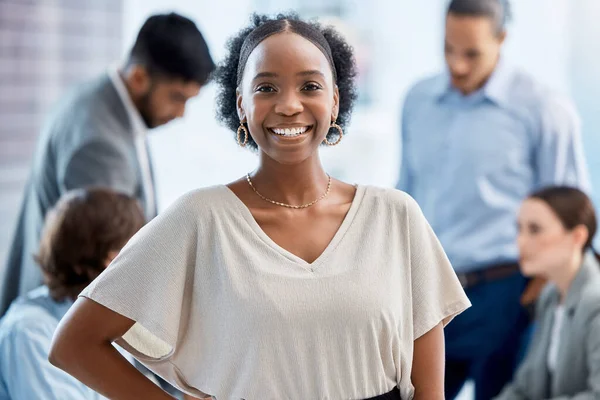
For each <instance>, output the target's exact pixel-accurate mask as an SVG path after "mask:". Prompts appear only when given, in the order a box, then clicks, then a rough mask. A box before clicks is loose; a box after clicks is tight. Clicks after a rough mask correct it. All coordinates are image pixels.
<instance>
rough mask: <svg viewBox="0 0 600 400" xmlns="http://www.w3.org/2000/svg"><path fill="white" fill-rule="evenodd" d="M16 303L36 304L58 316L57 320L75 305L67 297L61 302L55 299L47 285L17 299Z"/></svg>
mask: <svg viewBox="0 0 600 400" xmlns="http://www.w3.org/2000/svg"><path fill="white" fill-rule="evenodd" d="M16 304H18V305H19V306H20V305H23V304H30V305H31V304H35V305H37V306H38V307H41V308H42V309H44V310H46V311H47V312H48V313H49V314H50V315H52V316H53V317H54V318H56V320H57V321H60V320H61V319H62V317H64V316H65V314H66V313H67V311H69V308H71V306H72V305H73V300H71V299H65V300H63V301H61V302H58V301H56V300H54V299H53V298H52V297H51V296H50V290H49V289H48V287H47V286H46V285H43V286H40V287H38V288H36V289H33V290H32V291H30V292H29V293H27V294H26V295H24V296H23V297H21V298H20V299H18V300H17V301H16Z"/></svg>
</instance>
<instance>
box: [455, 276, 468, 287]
mask: <svg viewBox="0 0 600 400" xmlns="http://www.w3.org/2000/svg"><path fill="white" fill-rule="evenodd" d="M456 276H457V277H458V281H459V282H460V285H461V286H462V288H463V289H466V288H467V284H468V279H467V274H465V273H459V274H456Z"/></svg>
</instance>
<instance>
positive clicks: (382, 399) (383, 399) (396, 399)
mask: <svg viewBox="0 0 600 400" xmlns="http://www.w3.org/2000/svg"><path fill="white" fill-rule="evenodd" d="M365 400H401V398H400V390H398V387H397V386H396V387H394V389H392V391H391V392H388V393H384V394H380V395H379V396H375V397H370V398H368V399H365Z"/></svg>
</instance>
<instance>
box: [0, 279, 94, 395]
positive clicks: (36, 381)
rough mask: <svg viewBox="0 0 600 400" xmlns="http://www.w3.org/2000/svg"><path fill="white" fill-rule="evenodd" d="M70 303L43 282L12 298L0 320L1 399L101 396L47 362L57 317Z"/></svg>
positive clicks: (63, 313) (61, 314) (64, 311)
mask: <svg viewBox="0 0 600 400" xmlns="http://www.w3.org/2000/svg"><path fill="white" fill-rule="evenodd" d="M72 304H73V303H72V302H71V301H65V302H62V303H58V302H56V301H54V300H53V299H52V298H51V297H50V295H49V293H48V288H47V287H45V286H42V287H40V288H37V289H35V290H32V291H31V292H29V293H28V294H27V295H25V296H23V297H21V298H19V299H17V300H15V301H14V302H13V304H12V305H11V307H10V308H9V310H8V311H7V313H6V315H5V316H4V317H3V318H2V320H0V400H38V399H39V400H52V399H56V400H99V399H103V397H102V396H100V395H99V394H97V393H96V392H94V391H93V390H92V389H90V388H88V387H87V386H85V385H84V384H82V383H81V382H79V381H78V380H76V379H75V378H73V377H72V376H70V375H68V374H67V373H65V372H63V371H61V370H60V369H58V368H56V367H54V366H53V365H51V364H50V362H48V353H49V352H50V343H51V342H52V336H53V335H54V331H55V330H56V327H57V326H58V322H59V321H60V319H61V318H62V317H63V316H64V315H65V314H66V313H67V311H68V309H69V307H71V305H72Z"/></svg>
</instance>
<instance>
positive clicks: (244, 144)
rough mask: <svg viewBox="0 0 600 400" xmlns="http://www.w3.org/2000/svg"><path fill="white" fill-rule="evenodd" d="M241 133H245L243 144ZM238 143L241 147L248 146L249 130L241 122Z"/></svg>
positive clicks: (238, 130)
mask: <svg viewBox="0 0 600 400" xmlns="http://www.w3.org/2000/svg"><path fill="white" fill-rule="evenodd" d="M240 131H244V141H243V142H242V135H241V132H240ZM237 142H238V145H239V146H240V147H246V145H247V144H248V129H246V127H245V126H244V124H242V123H241V122H240V127H239V128H238V129H237Z"/></svg>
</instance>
